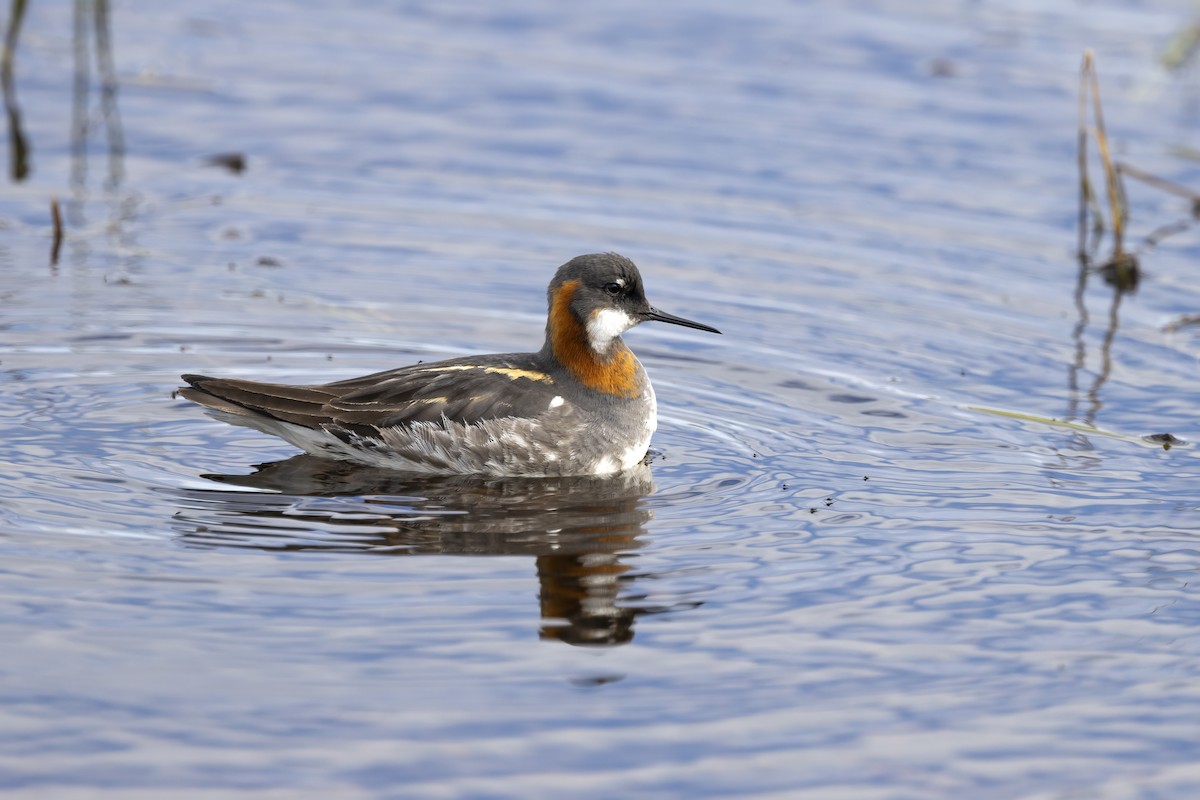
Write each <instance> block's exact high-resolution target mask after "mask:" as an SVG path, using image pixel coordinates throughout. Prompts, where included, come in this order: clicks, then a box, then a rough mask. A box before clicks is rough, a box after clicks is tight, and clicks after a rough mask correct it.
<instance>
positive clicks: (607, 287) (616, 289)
mask: <svg viewBox="0 0 1200 800" xmlns="http://www.w3.org/2000/svg"><path fill="white" fill-rule="evenodd" d="M624 289H625V287H624V286H622V285H621V284H619V283H606V284H604V291H606V292H608V293H609V294H611V295H612V296H613V297H616V296H617V295H619V294H620V293H621V292H622V291H623V290H624Z"/></svg>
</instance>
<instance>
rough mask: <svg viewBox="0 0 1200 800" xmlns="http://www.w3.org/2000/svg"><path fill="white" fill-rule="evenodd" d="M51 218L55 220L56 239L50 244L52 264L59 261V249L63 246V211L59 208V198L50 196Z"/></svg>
mask: <svg viewBox="0 0 1200 800" xmlns="http://www.w3.org/2000/svg"><path fill="white" fill-rule="evenodd" d="M50 219H51V220H52V221H53V222H54V241H53V243H52V244H51V245H50V266H54V265H55V264H57V263H58V251H59V250H60V249H61V248H62V240H63V225H62V212H60V211H59V210H58V198H57V197H51V198H50Z"/></svg>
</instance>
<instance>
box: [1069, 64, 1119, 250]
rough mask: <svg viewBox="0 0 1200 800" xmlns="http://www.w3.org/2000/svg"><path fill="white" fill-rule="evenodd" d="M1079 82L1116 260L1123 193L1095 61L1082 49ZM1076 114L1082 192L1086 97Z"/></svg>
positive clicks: (1084, 170) (1085, 172) (1085, 170)
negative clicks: (1089, 102) (1089, 104)
mask: <svg viewBox="0 0 1200 800" xmlns="http://www.w3.org/2000/svg"><path fill="white" fill-rule="evenodd" d="M1079 81H1080V92H1081V93H1084V94H1087V95H1090V96H1091V99H1092V119H1093V121H1094V122H1095V126H1094V127H1093V128H1092V129H1091V133H1092V135H1093V136H1095V137H1096V148H1097V150H1099V152H1100V162H1101V163H1102V164H1103V165H1104V183H1105V186H1106V188H1107V194H1108V207H1109V215H1110V216H1111V217H1112V229H1113V259H1117V258H1119V257H1120V256H1121V255H1123V252H1124V251H1123V243H1124V239H1125V219H1126V217H1127V208H1126V205H1125V193H1124V191H1122V188H1121V177H1120V175H1119V174H1118V173H1117V168H1116V166H1115V165H1114V164H1113V160H1112V151H1111V150H1110V149H1109V146H1108V133H1107V132H1106V131H1105V128H1104V111H1103V109H1102V108H1101V104H1100V79H1099V77H1098V76H1097V75H1096V63H1095V58H1094V56H1093V55H1092V51H1091V50H1085V51H1084V53H1083V65H1082V66H1081V67H1080V73H1079ZM1080 115H1081V116H1080V140H1079V141H1080V144H1079V162H1080V171H1081V174H1080V180H1081V181H1082V182H1083V187H1084V188H1083V189H1082V191H1085V192H1086V191H1088V190H1089V189H1090V187H1088V186H1087V153H1086V139H1087V123H1086V117H1087V100H1086V97H1081V98H1080ZM1081 213H1083V212H1081Z"/></svg>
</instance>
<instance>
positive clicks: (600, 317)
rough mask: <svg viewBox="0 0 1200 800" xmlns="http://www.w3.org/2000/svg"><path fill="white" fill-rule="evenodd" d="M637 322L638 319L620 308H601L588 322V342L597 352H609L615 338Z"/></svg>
mask: <svg viewBox="0 0 1200 800" xmlns="http://www.w3.org/2000/svg"><path fill="white" fill-rule="evenodd" d="M637 324H638V321H637V320H636V319H634V318H633V317H631V316H629V315H628V314H626V313H625V312H624V311H621V310H620V309H616V308H605V309H601V310H600V311H597V312H596V313H595V314H592V318H591V319H589V320H588V322H587V336H588V344H589V345H591V348H592V350H593V351H595V352H597V353H607V352H608V347H609V345H611V344H612V340H613V339H615V338H617V337H618V336H620V335H621V334H622V333H624V332H625V331H627V330H629V329H630V328H632V327H633V326H634V325H637Z"/></svg>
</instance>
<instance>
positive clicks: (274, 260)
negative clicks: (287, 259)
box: [254, 256, 283, 267]
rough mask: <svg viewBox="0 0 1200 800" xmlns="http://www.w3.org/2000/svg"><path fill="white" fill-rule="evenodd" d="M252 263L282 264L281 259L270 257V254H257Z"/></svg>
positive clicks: (280, 265) (266, 265)
mask: <svg viewBox="0 0 1200 800" xmlns="http://www.w3.org/2000/svg"><path fill="white" fill-rule="evenodd" d="M254 263H255V264H257V265H258V266H260V267H282V266H283V262H282V261H280V260H279V259H278V258H272V257H271V256H259V257H258V259H257V260H256V261H255V262H254Z"/></svg>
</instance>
